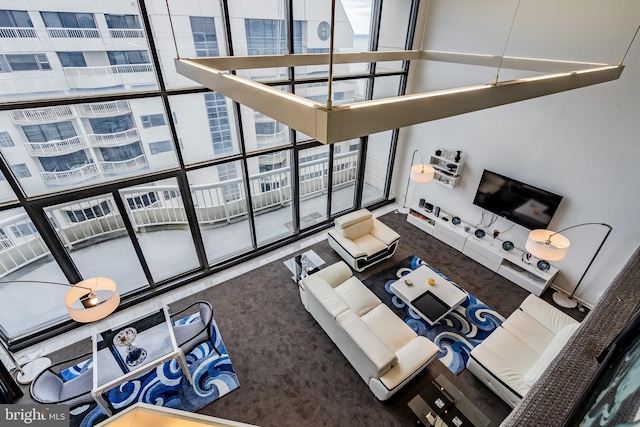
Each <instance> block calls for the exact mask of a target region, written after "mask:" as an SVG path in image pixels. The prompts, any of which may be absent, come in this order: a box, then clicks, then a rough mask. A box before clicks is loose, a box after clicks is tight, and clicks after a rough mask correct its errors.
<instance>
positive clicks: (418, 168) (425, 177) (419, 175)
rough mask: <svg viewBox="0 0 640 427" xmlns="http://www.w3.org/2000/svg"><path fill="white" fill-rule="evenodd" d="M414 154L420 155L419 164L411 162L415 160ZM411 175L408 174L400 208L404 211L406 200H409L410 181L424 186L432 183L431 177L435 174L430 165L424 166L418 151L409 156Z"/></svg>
mask: <svg viewBox="0 0 640 427" xmlns="http://www.w3.org/2000/svg"><path fill="white" fill-rule="evenodd" d="M416 154H419V155H420V164H418V165H414V164H413V162H414V161H415V159H416ZM410 168H411V173H409V179H408V180H407V188H406V189H405V191H404V203H403V204H402V208H403V209H406V207H407V199H408V198H409V183H411V181H413V182H416V183H418V184H426V183H428V182H431V181H433V176H434V174H435V172H436V171H435V169H433V167H432V166H431V165H425V164H424V159H423V158H422V154H421V153H420V151H418V150H415V151H414V152H413V156H411V165H410Z"/></svg>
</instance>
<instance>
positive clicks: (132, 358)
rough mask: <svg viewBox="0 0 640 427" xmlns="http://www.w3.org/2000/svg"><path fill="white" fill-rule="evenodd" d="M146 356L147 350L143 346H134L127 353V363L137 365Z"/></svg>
mask: <svg viewBox="0 0 640 427" xmlns="http://www.w3.org/2000/svg"><path fill="white" fill-rule="evenodd" d="M146 358H147V350H145V349H144V348H135V349H133V350H132V351H130V352H129V353H128V354H127V359H126V360H127V365H129V366H138V365H139V364H141V363H142V362H144V360H145V359H146Z"/></svg>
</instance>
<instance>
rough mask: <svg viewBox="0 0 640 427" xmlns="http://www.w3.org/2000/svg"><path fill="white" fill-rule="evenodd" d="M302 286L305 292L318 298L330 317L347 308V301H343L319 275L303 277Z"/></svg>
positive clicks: (336, 315)
mask: <svg viewBox="0 0 640 427" xmlns="http://www.w3.org/2000/svg"><path fill="white" fill-rule="evenodd" d="M304 286H305V288H306V290H307V292H309V293H311V294H312V295H313V296H314V297H315V299H317V300H318V302H319V303H320V304H321V305H322V306H323V307H324V309H325V310H327V313H329V315H331V317H332V318H334V319H335V318H336V317H338V315H339V314H340V313H344V312H345V311H347V310H349V306H348V305H347V303H345V302H344V300H343V299H342V298H340V295H338V294H337V293H336V291H335V290H334V289H333V288H332V287H331V285H329V283H327V282H326V281H324V280H323V279H322V278H321V277H319V276H316V275H311V276H309V277H307V278H305V279H304Z"/></svg>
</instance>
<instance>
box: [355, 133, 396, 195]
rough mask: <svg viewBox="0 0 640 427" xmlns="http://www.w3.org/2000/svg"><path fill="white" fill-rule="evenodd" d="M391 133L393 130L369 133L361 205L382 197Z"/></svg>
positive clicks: (385, 181) (385, 180)
mask: <svg viewBox="0 0 640 427" xmlns="http://www.w3.org/2000/svg"><path fill="white" fill-rule="evenodd" d="M392 135H393V131H386V132H380V133H376V134H373V135H369V143H368V144H367V159H366V163H365V167H364V186H363V188H362V204H363V205H368V204H371V203H373V202H376V201H378V200H382V199H383V198H384V194H385V193H384V189H385V185H386V183H387V172H388V167H389V156H390V150H391V137H392Z"/></svg>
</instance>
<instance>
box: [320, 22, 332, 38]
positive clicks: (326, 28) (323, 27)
mask: <svg viewBox="0 0 640 427" xmlns="http://www.w3.org/2000/svg"><path fill="white" fill-rule="evenodd" d="M330 31H331V25H329V23H328V22H326V21H322V22H321V23H320V24H318V38H319V39H320V40H322V41H325V40H328V39H329V35H330Z"/></svg>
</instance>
